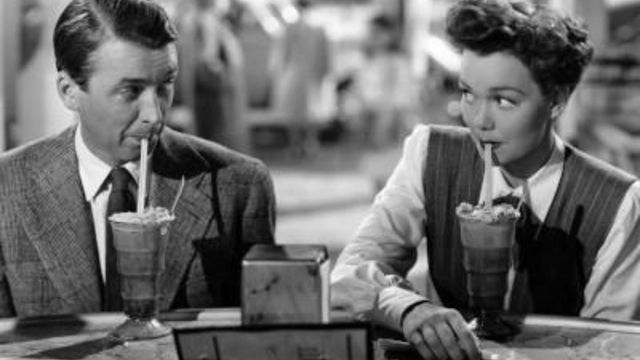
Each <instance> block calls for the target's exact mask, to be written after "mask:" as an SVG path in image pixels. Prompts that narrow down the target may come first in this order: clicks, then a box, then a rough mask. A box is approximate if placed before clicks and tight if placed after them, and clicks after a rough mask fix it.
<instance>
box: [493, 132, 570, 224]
mask: <svg viewBox="0 0 640 360" xmlns="http://www.w3.org/2000/svg"><path fill="white" fill-rule="evenodd" d="M553 137H554V146H553V150H552V152H551V156H550V157H549V160H547V162H546V163H545V164H544V165H543V166H542V167H541V168H540V169H538V171H536V172H535V173H534V174H532V175H531V176H529V178H527V179H525V180H519V179H513V178H509V181H510V182H511V184H512V185H510V184H509V182H507V180H506V178H505V174H504V173H503V172H502V170H501V169H500V167H498V166H494V167H493V173H494V174H493V175H494V176H493V188H494V189H495V192H494V198H498V197H502V196H507V195H515V196H517V197H520V198H524V201H525V202H526V203H527V204H529V206H530V207H531V208H532V209H533V210H534V212H535V213H537V214H546V211H547V210H548V208H549V207H550V206H551V202H552V201H553V196H550V195H553V193H555V189H556V188H557V186H558V184H559V183H560V178H561V176H562V170H563V165H564V153H565V145H564V142H563V141H562V139H561V138H560V137H559V136H558V135H557V134H554V135H553ZM550 192H551V193H550Z"/></svg>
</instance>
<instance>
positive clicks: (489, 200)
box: [484, 143, 493, 207]
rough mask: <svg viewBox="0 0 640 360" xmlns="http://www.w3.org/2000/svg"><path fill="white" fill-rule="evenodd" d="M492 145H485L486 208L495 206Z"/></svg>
mask: <svg viewBox="0 0 640 360" xmlns="http://www.w3.org/2000/svg"><path fill="white" fill-rule="evenodd" d="M491 150H492V145H491V144H489V143H486V144H484V204H485V207H491V206H493V173H492V170H491V169H492V168H493V159H492V158H491V156H492V151H491Z"/></svg>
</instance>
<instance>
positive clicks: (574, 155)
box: [332, 0, 640, 359]
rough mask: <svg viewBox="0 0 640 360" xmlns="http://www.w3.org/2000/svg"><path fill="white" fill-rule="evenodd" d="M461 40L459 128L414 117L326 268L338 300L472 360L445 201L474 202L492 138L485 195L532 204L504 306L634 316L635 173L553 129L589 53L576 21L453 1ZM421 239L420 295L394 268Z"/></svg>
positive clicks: (435, 350) (479, 1)
mask: <svg viewBox="0 0 640 360" xmlns="http://www.w3.org/2000/svg"><path fill="white" fill-rule="evenodd" d="M447 33H448V35H449V37H450V38H451V39H452V41H453V42H454V43H455V44H457V45H458V47H459V48H460V49H461V51H462V63H461V72H460V79H459V86H460V90H461V99H460V103H459V106H460V111H461V115H462V118H463V120H464V123H465V124H466V128H455V127H443V126H418V127H416V128H415V130H414V132H413V133H412V134H411V135H410V136H409V137H408V138H407V140H406V142H405V145H404V150H403V156H402V159H401V160H400V162H399V164H398V165H397V167H396V169H395V170H394V173H393V174H392V175H391V177H390V178H389V180H388V182H387V184H386V186H385V187H384V188H383V189H382V191H381V192H380V193H379V194H378V195H377V197H376V199H375V202H374V204H373V206H372V209H371V210H370V213H369V214H368V216H367V217H366V218H365V220H364V221H363V223H362V224H361V226H360V228H359V230H358V233H357V236H356V238H355V240H354V241H353V242H351V243H350V244H348V245H347V246H346V247H345V249H344V251H343V253H342V254H341V255H340V257H339V259H338V261H337V264H336V267H335V269H334V272H333V274H332V282H333V289H332V293H333V295H332V296H333V303H334V306H337V307H343V308H346V309H348V310H351V311H352V312H354V313H355V314H358V315H361V316H364V317H366V318H368V319H371V320H374V321H378V322H382V323H383V324H385V325H387V326H389V327H392V328H395V329H397V330H401V331H402V332H403V334H404V336H405V337H406V338H407V340H408V341H410V342H411V343H412V344H413V345H414V346H415V347H416V348H417V349H418V351H419V352H420V353H421V354H422V356H423V357H425V358H452V359H463V358H466V357H468V358H478V357H479V356H480V355H479V353H478V349H477V345H476V342H475V338H474V336H473V335H472V333H471V332H470V330H469V328H468V325H467V324H466V322H465V321H464V319H463V317H462V316H461V314H460V312H459V311H464V310H465V308H466V307H467V298H468V294H467V292H466V287H465V283H466V274H465V272H464V268H463V267H462V259H461V257H462V256H461V246H460V240H459V224H458V221H457V220H456V217H455V207H456V206H457V205H458V204H459V203H461V202H463V201H464V202H469V203H473V204H476V203H479V202H482V201H485V199H483V198H481V195H480V194H481V192H482V193H484V192H483V191H481V189H482V188H483V186H486V184H483V182H484V181H483V179H484V177H483V172H484V170H483V166H482V158H481V156H480V154H479V152H478V149H480V148H482V147H483V146H484V145H485V144H492V145H493V159H494V166H493V167H492V168H491V169H490V171H491V172H492V175H493V176H491V177H487V178H493V181H492V184H491V186H492V188H493V189H494V191H493V197H494V198H498V197H502V196H506V195H513V196H516V197H518V198H520V199H522V201H524V203H525V204H526V208H528V209H530V211H529V212H530V213H531V214H530V216H529V217H528V218H529V219H531V224H530V227H528V228H527V229H528V230H526V231H518V236H517V239H516V240H517V242H518V244H519V248H520V253H519V261H518V267H517V268H516V269H513V270H512V273H513V275H514V276H513V278H514V279H515V280H513V281H511V282H510V290H509V291H508V292H507V294H508V295H507V297H506V299H505V304H506V306H505V308H506V310H509V311H514V312H520V313H530V312H533V313H546V314H561V315H570V316H586V317H602V318H611V319H620V320H625V319H626V320H628V319H637V318H639V315H638V304H639V303H640V301H639V300H638V294H640V283H639V282H638V281H637V280H634V278H635V279H637V278H638V276H640V266H637V265H636V264H640V249H639V248H638V247H636V246H635V244H634V241H636V240H637V239H638V238H639V237H640V225H638V219H639V218H640V183H639V182H638V181H637V180H636V179H635V178H633V177H632V176H630V175H628V174H626V173H624V172H622V171H620V170H618V169H615V168H613V167H611V166H609V165H607V164H605V163H603V162H600V161H598V160H596V159H594V158H591V157H589V156H588V155H586V154H584V153H582V152H580V151H578V150H577V149H575V148H572V147H571V146H569V145H568V144H566V143H565V142H563V141H562V140H561V139H560V138H559V137H558V136H557V135H556V134H555V133H554V131H553V128H554V122H555V121H556V119H557V118H558V116H559V115H560V114H561V112H562V109H563V107H564V105H565V104H566V102H567V99H568V98H569V96H570V95H571V93H572V91H573V90H574V88H575V86H576V84H577V83H578V81H579V79H580V76H581V74H582V71H583V69H584V67H585V66H586V65H587V63H588V61H589V60H590V58H591V55H592V47H591V45H590V43H589V40H588V37H587V33H586V32H585V30H584V29H583V28H582V27H581V26H580V25H579V24H578V23H576V22H575V21H574V20H572V19H571V18H568V17H563V16H561V15H559V14H557V13H556V12H554V11H553V10H551V9H549V8H546V7H543V6H540V5H538V6H533V5H532V4H530V3H527V2H523V1H519V2H515V1H506V0H502V1H501V0H463V1H460V2H459V3H457V4H456V5H454V6H453V8H451V9H450V11H449V13H448V15H447ZM423 238H426V239H427V255H428V261H429V269H428V285H429V286H428V290H429V291H427V297H425V296H422V295H418V294H416V293H415V292H413V291H412V290H411V285H410V284H409V283H408V282H407V281H406V279H404V276H405V275H406V273H407V271H408V270H409V268H411V266H412V265H413V264H414V262H415V259H416V248H417V247H418V245H419V244H420V243H421V241H422V239H423Z"/></svg>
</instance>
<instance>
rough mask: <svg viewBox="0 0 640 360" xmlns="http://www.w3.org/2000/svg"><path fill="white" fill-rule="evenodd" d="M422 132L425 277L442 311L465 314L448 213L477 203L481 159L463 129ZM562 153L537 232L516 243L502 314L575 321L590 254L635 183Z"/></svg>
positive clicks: (455, 232)
mask: <svg viewBox="0 0 640 360" xmlns="http://www.w3.org/2000/svg"><path fill="white" fill-rule="evenodd" d="M430 130H431V133H430V138H429V148H428V154H427V159H425V160H426V164H427V166H425V171H424V177H423V179H424V181H423V184H424V185H423V186H424V194H425V210H426V213H427V222H426V224H425V227H426V229H425V230H426V234H427V252H428V256H429V273H430V275H431V278H432V280H433V283H434V285H435V287H436V290H437V291H438V295H440V298H441V300H442V302H443V305H445V306H447V307H452V308H456V309H466V308H467V290H466V285H465V284H466V274H465V271H464V268H463V267H462V247H461V245H460V228H459V224H458V221H457V218H456V216H455V208H456V206H457V205H458V204H460V203H461V202H463V201H464V202H468V203H470V204H475V203H476V202H477V201H478V198H479V195H480V190H481V189H480V188H481V186H482V176H483V164H482V159H481V157H480V155H479V154H478V151H477V150H476V147H475V145H474V143H473V141H472V139H471V137H470V133H469V131H468V129H465V128H459V127H448V126H432V127H431V129H430ZM565 149H566V151H565V161H564V169H563V173H562V177H561V179H560V183H559V185H558V186H559V187H558V190H557V192H556V195H555V197H554V199H553V202H552V203H551V207H550V209H549V212H548V214H547V217H546V219H545V220H544V223H543V224H542V227H541V228H540V230H539V233H537V234H536V236H535V238H534V239H532V240H529V241H526V243H525V242H524V241H522V242H521V241H518V240H519V239H516V241H518V244H519V247H520V253H521V254H520V264H519V267H518V268H519V270H518V271H517V273H516V279H515V282H514V288H513V293H512V301H511V304H510V308H509V310H510V311H513V312H518V313H540V314H558V315H574V316H575V315H578V314H579V311H580V309H581V308H582V305H583V302H584V300H583V292H584V287H585V285H586V282H587V280H588V279H589V276H590V275H591V268H592V266H593V264H594V261H595V257H596V254H597V252H598V249H599V248H600V246H601V245H602V242H603V241H604V239H605V238H606V236H607V234H608V233H609V230H610V228H611V226H612V224H613V221H614V219H615V215H616V214H617V211H618V208H619V206H620V203H621V202H622V199H623V197H624V195H625V193H626V191H627V190H628V188H629V186H630V185H631V184H632V183H633V181H634V180H635V179H634V178H633V177H632V176H631V175H628V174H626V173H624V172H622V171H621V170H618V169H616V168H614V167H613V166H611V165H608V164H606V163H604V162H602V161H599V160H596V159H595V158H593V157H591V156H589V155H586V154H584V153H583V152H581V151H579V150H577V149H575V148H573V147H571V146H568V145H567V146H566V148H565ZM436 164H437V165H436ZM523 284H524V285H523Z"/></svg>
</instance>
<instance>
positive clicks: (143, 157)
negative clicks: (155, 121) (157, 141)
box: [136, 138, 149, 215]
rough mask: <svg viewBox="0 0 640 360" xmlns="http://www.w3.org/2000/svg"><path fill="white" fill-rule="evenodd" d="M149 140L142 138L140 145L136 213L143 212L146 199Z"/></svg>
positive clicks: (140, 213)
mask: <svg viewBox="0 0 640 360" xmlns="http://www.w3.org/2000/svg"><path fill="white" fill-rule="evenodd" d="M148 150H149V139H147V138H144V139H142V142H141V144H140V181H139V182H138V203H137V209H136V210H137V213H138V215H142V213H143V212H144V205H145V199H146V198H147V177H148V176H149V174H148V172H149V171H148V167H149V153H148Z"/></svg>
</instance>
